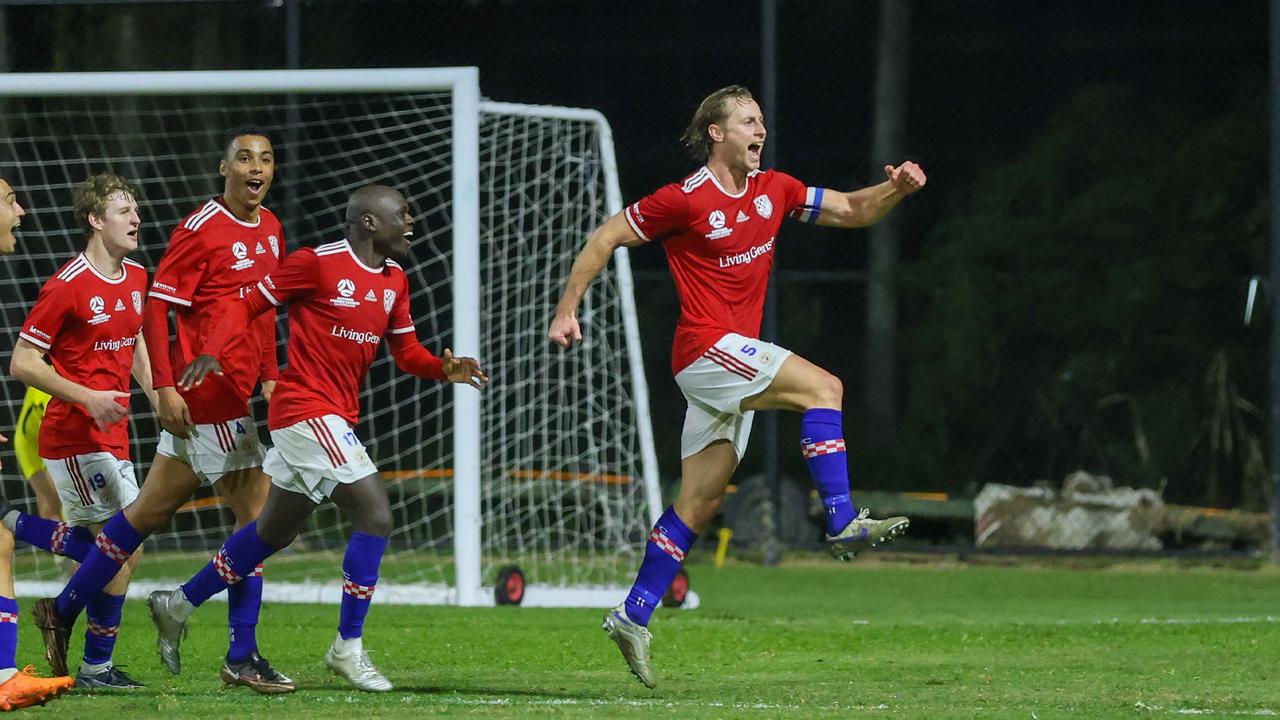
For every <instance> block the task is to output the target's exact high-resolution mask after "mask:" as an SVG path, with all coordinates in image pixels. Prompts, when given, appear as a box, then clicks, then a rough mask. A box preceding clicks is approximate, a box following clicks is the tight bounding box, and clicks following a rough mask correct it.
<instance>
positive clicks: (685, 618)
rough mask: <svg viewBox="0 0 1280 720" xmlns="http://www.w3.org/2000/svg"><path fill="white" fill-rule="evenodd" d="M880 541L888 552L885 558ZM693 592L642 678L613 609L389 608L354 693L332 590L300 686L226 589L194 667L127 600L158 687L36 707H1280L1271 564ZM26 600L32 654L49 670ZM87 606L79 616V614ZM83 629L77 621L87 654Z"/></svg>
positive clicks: (750, 572) (288, 617)
mask: <svg viewBox="0 0 1280 720" xmlns="http://www.w3.org/2000/svg"><path fill="white" fill-rule="evenodd" d="M881 557H882V558H888V557H889V556H881ZM690 574H691V576H692V580H693V585H694V589H695V590H697V591H698V592H699V593H700V595H701V597H702V603H703V604H702V607H701V608H700V609H698V610H690V611H680V610H672V611H664V610H660V611H659V613H658V615H657V616H655V620H654V622H653V625H652V626H651V627H652V629H653V631H654V635H655V637H654V646H653V654H654V660H655V667H656V668H657V670H658V672H659V676H660V685H659V687H658V688H657V689H656V690H648V689H646V688H645V687H643V686H642V685H640V683H639V682H637V681H636V680H635V679H634V678H633V677H632V676H631V675H630V674H629V673H628V672H627V669H626V665H625V663H624V662H623V660H622V658H621V656H620V654H619V653H618V652H617V650H616V648H615V647H614V646H613V644H612V643H611V642H610V641H609V640H608V639H607V638H606V636H605V635H604V633H603V632H601V631H600V629H599V625H600V615H601V614H602V612H601V611H597V610H537V609H524V608H495V609H461V608H447V607H403V606H402V607H392V606H378V605H377V603H376V600H375V604H374V608H373V610H372V612H371V613H370V618H369V622H368V625H367V627H366V634H365V638H366V639H365V644H366V647H367V648H369V649H370V650H371V654H372V657H373V659H374V662H375V663H377V664H378V665H379V667H380V668H381V669H382V670H383V672H384V673H386V675H387V676H388V677H389V678H391V680H392V681H393V682H395V683H396V685H397V687H396V689H395V690H394V691H393V692H390V693H387V694H384V695H367V694H362V693H359V692H356V691H353V690H350V689H349V688H348V687H347V686H346V685H345V684H344V683H343V682H342V681H340V680H338V679H337V678H335V677H333V676H331V675H329V673H328V671H327V670H326V669H325V668H324V666H323V664H322V663H321V657H322V655H323V652H324V650H325V648H326V646H327V644H328V642H329V641H330V639H331V638H332V636H333V634H334V626H335V623H336V618H337V609H336V607H324V606H312V605H274V606H269V607H267V608H265V609H264V611H263V618H262V626H261V627H260V629H259V638H260V641H261V644H262V647H263V650H264V652H265V654H266V655H267V656H268V657H270V658H271V659H272V661H273V662H274V663H275V664H276V666H277V667H279V668H280V669H281V670H283V671H284V672H286V673H288V674H290V675H292V676H293V677H294V679H295V680H297V681H298V684H299V687H300V689H299V691H298V692H297V693H295V694H293V695H290V696H287V697H275V698H269V697H263V696H258V695H254V694H252V693H251V692H250V691H248V690H246V689H243V688H242V689H236V690H224V689H223V688H222V686H221V683H220V682H219V681H218V678H217V669H218V667H219V663H220V658H221V654H222V653H223V652H224V651H225V647H226V638H225V629H224V626H223V623H224V622H225V612H226V605H225V604H222V603H218V604H210V605H207V606H206V607H204V608H202V609H201V611H200V612H198V613H197V614H196V616H195V618H194V619H193V625H192V628H191V636H190V638H189V639H188V640H187V641H186V643H185V645H184V653H183V667H184V672H183V675H182V676H181V677H177V678H174V677H171V676H169V675H168V674H167V673H166V672H165V671H164V670H163V669H161V667H160V666H159V664H158V662H157V661H156V659H155V655H154V649H153V642H154V635H153V632H152V630H151V624H150V621H149V619H148V618H147V616H146V608H145V606H144V605H143V604H142V603H136V602H130V603H129V605H128V607H127V609H126V615H125V620H124V627H123V629H122V632H121V641H120V645H119V647H118V648H117V651H116V657H117V661H118V662H123V663H124V664H126V665H127V666H128V669H129V671H130V672H132V673H134V674H135V676H136V677H138V678H139V679H140V680H142V681H143V682H144V683H146V684H147V688H146V689H145V690H142V691H135V692H133V693H130V694H127V695H124V694H115V695H96V696H94V695H84V694H78V695H77V694H72V695H68V696H66V697H65V698H64V699H62V700H59V701H57V702H55V703H51V704H50V705H48V706H46V707H44V708H37V709H32V710H30V711H25V712H29V713H30V714H31V715H32V716H33V717H35V716H39V717H58V718H97V719H102V720H105V719H111V720H115V719H117V718H119V719H120V720H135V719H137V718H151V717H160V718H229V719H232V720H246V719H249V718H255V717H257V718H262V719H263V720H266V719H267V718H270V719H271V720H276V719H288V718H305V719H307V720H312V719H318V718H339V717H341V718H362V719H363V718H393V717H394V718H400V717H433V716H479V717H531V716H539V717H540V716H554V717H582V718H596V717H679V718H738V717H745V718H754V717H762V718H765V717H781V716H794V717H805V718H809V717H870V718H1023V719H1026V718H1041V719H1046V718H1154V717H1183V716H1194V717H1266V716H1280V592H1278V591H1280V571H1277V570H1276V569H1275V568H1271V567H1265V566H1262V567H1243V568H1239V567H1238V568H1231V569H1228V568H1213V567H1205V566H1199V567H1182V566H1179V565H1178V564H1177V563H1174V562H1171V561H1153V562H1143V563H1130V564H1125V565H1118V564H1113V565H1111V566H1110V567H1101V568H1099V567H1094V568H1071V567H1065V566H1064V565H1063V564H1062V563H1054V564H1050V565H1027V564H1012V565H1005V566H993V565H970V564H961V563H955V562H948V561H932V562H930V563H927V564H922V563H917V562H908V561H905V560H898V561H895V560H892V559H880V560H875V561H871V562H867V561H859V562H858V563H855V564H852V565H847V566H846V565H838V564H835V563H832V562H823V561H817V560H810V559H798V560H793V561H790V562H789V563H786V564H784V565H783V566H782V567H778V568H762V567H757V566H753V565H745V564H739V565H730V566H728V567H725V568H722V569H715V568H712V567H709V566H703V565H693V566H692V567H691V568H690ZM29 606H30V602H29V601H24V602H23V612H24V616H23V620H22V625H21V631H22V634H21V646H20V648H19V662H20V663H21V662H33V661H36V660H37V659H40V662H36V663H35V664H36V665H37V667H41V668H43V667H44V665H43V660H42V656H41V655H40V647H41V646H40V641H39V637H38V635H37V633H36V632H35V630H34V628H33V626H32V625H31V622H30V619H29V616H28V615H26V614H25V613H27V611H28V608H29ZM82 627H83V625H81V626H80V628H82ZM80 642H81V641H80V639H79V637H76V638H74V639H73V643H72V650H73V653H74V654H78V650H79V647H80Z"/></svg>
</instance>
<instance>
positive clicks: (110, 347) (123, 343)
mask: <svg viewBox="0 0 1280 720" xmlns="http://www.w3.org/2000/svg"><path fill="white" fill-rule="evenodd" d="M137 343H138V338H137V336H133V337H122V338H114V339H112V340H94V341H93V351H94V352H116V351H117V350H123V349H124V348H131V347H133V346H134V345H136V344H137Z"/></svg>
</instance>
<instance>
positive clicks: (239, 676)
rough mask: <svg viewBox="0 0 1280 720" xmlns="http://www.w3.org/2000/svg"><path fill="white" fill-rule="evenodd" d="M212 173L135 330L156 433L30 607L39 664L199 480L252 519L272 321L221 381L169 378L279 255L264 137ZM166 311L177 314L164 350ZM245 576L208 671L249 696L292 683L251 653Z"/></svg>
mask: <svg viewBox="0 0 1280 720" xmlns="http://www.w3.org/2000/svg"><path fill="white" fill-rule="evenodd" d="M218 171H219V173H220V174H221V175H222V177H223V181H224V182H223V192H222V195H221V196H220V197H216V198H213V199H211V200H209V201H208V202H206V203H204V204H203V205H201V206H200V208H199V209H197V210H196V211H195V212H193V213H191V215H189V216H187V218H186V219H185V220H183V221H182V223H181V224H179V225H178V227H177V228H175V229H174V231H173V233H172V235H171V236H170V238H169V246H168V248H167V249H166V250H165V254H164V256H163V257H162V258H161V259H160V264H159V266H158V267H157V268H156V272H155V277H154V278H153V282H152V285H151V290H150V292H149V294H148V298H147V301H146V308H145V311H144V312H145V317H144V319H143V334H144V336H146V338H147V340H148V342H150V343H151V345H152V346H153V347H156V348H168V352H165V351H164V350H163V349H158V350H157V351H156V352H155V353H154V354H153V357H152V377H153V379H154V384H155V387H156V390H157V392H158V393H159V398H160V408H159V416H160V423H161V426H162V427H163V431H162V432H161V434H160V442H159V445H158V447H157V448H156V456H155V460H154V461H153V462H152V464H151V469H150V470H149V471H148V472H147V478H146V481H145V482H144V483H143V485H142V491H141V493H140V494H139V495H138V499H137V501H136V502H134V503H133V504H132V505H130V506H129V507H127V508H126V509H125V510H124V512H122V513H120V514H118V515H116V516H115V517H113V518H111V520H110V521H109V522H107V524H106V526H105V527H103V529H102V532H101V533H99V535H98V538H97V540H96V542H95V546H94V548H93V549H92V550H91V551H90V552H89V555H88V557H86V558H85V561H84V563H82V564H81V566H80V569H79V570H77V571H76V573H75V574H74V575H73V576H72V577H71V580H70V581H69V582H68V583H67V586H66V588H65V589H64V590H63V591H62V593H61V594H59V595H58V597H57V598H56V599H55V598H45V599H43V600H40V601H37V607H41V606H42V604H45V605H47V606H48V609H47V610H46V611H45V614H44V617H46V618H48V620H49V622H48V627H42V628H41V629H42V630H43V635H44V639H45V646H46V653H47V654H48V655H49V656H50V657H61V658H65V657H66V642H67V637H68V635H69V629H70V627H71V625H72V624H73V623H74V622H75V618H76V617H77V616H78V615H79V614H80V611H81V610H82V609H83V608H84V603H85V600H86V599H87V598H90V597H93V593H96V592H97V591H98V590H99V589H100V588H102V587H103V586H104V585H106V584H107V583H108V582H109V581H110V580H111V578H112V577H113V576H115V574H116V571H117V570H119V569H120V566H121V564H122V563H124V562H125V561H126V560H127V559H128V558H129V557H130V556H131V554H132V553H133V552H134V551H135V550H136V549H137V548H138V547H140V546H141V544H142V541H143V540H144V539H145V538H146V537H148V536H149V535H151V534H152V533H154V532H156V531H157V530H160V529H161V528H163V527H164V526H165V525H167V524H168V522H169V520H170V519H171V518H172V517H173V515H174V513H176V512H177V510H178V508H179V507H181V506H182V504H183V503H184V502H186V501H187V500H188V499H189V498H190V497H191V495H192V493H194V492H195V491H196V490H197V489H198V488H199V487H200V485H201V483H211V484H213V485H214V487H215V489H216V490H217V492H218V494H219V495H220V496H221V497H222V502H223V503H224V504H226V505H228V506H229V507H230V508H231V510H232V512H233V513H234V515H235V518H236V527H244V526H245V525H247V524H249V523H250V522H251V521H252V520H253V519H254V518H256V517H257V516H258V512H259V511H260V510H261V509H262V503H263V502H264V500H265V499H266V490H267V479H266V476H265V475H263V474H262V471H261V467H262V457H263V450H262V445H261V444H260V443H259V441H258V434H257V428H256V426H255V425H254V422H253V418H252V417H251V416H250V415H249V397H250V395H251V394H252V393H253V389H254V387H255V385H257V384H258V382H259V380H261V381H262V394H263V397H269V396H270V394H271V391H272V389H273V388H274V385H275V379H276V377H277V375H278V371H277V366H276V354H275V352H276V351H275V323H274V318H272V317H270V316H269V315H264V316H262V317H259V318H258V319H257V320H255V321H254V322H253V323H252V324H249V325H246V326H244V327H242V328H240V331H241V332H239V333H237V334H236V336H235V337H234V338H232V339H231V341H230V342H229V343H228V345H227V347H226V350H225V352H224V353H223V356H222V359H223V363H224V365H223V369H224V374H222V375H218V376H216V377H214V378H211V379H210V381H209V382H206V383H204V384H203V385H201V386H199V387H193V388H190V389H182V388H177V387H175V386H174V382H173V370H172V369H173V368H174V367H178V368H182V367H186V366H187V365H188V364H189V363H190V362H191V358H192V355H193V352H194V351H195V350H196V349H198V348H199V346H200V345H201V344H202V343H203V342H204V338H206V337H208V335H209V333H210V332H211V331H212V325H211V323H212V320H213V319H214V318H216V317H218V316H219V315H220V314H221V312H222V307H223V306H224V305H227V304H231V303H238V302H239V299H240V298H241V297H243V296H244V295H245V294H246V293H248V292H250V291H251V290H252V288H253V287H254V286H255V285H257V283H258V281H259V280H261V279H262V278H263V277H265V276H266V274H267V273H268V272H270V271H271V270H273V269H275V267H276V265H277V263H278V262H279V258H280V256H281V255H282V254H283V252H284V233H283V232H282V231H281V227H280V221H279V220H277V219H276V217H275V215H274V214H272V213H271V211H270V210H268V209H267V208H265V207H263V206H262V201H263V198H264V197H265V196H266V194H267V191H268V190H269V189H270V188H271V181H272V178H273V177H274V174H275V152H274V150H273V148H272V145H271V140H270V139H268V138H267V137H266V135H264V134H263V133H262V132H261V131H258V130H252V129H247V130H245V129H241V130H236V131H233V132H232V134H231V137H230V138H229V139H228V141H227V142H226V143H225V145H224V146H223V154H222V159H221V162H220V163H219V166H218ZM170 309H172V310H174V311H175V315H176V317H177V323H176V324H177V339H176V341H174V342H173V343H172V344H170V342H169V311H170ZM246 576H247V577H246V579H245V582H243V583H239V584H238V585H237V586H236V587H235V588H234V589H233V590H232V591H231V592H230V593H229V597H228V600H229V602H228V608H227V617H228V621H229V625H230V643H229V648H228V650H227V655H226V661H225V662H224V663H223V666H222V669H221V671H220V673H219V674H220V676H221V678H222V680H223V682H225V683H227V684H230V685H246V686H248V687H250V688H252V689H253V690H255V691H257V692H261V693H281V692H290V691H292V690H293V688H294V683H293V680H291V679H290V678H288V677H286V676H285V675H283V674H281V673H279V672H277V671H276V670H275V669H274V668H272V667H271V664H270V663H269V662H268V661H267V660H266V659H265V658H263V657H262V656H261V655H260V654H259V653H258V644H257V632H256V631H257V624H258V614H259V610H260V608H261V604H262V569H261V568H254V569H251V570H250V571H249V572H248V573H246ZM167 667H168V669H169V671H170V672H172V673H174V674H175V675H176V674H178V672H179V671H180V670H181V668H180V666H179V665H178V664H177V663H176V656H175V662H174V663H173V664H170V665H168V666H167Z"/></svg>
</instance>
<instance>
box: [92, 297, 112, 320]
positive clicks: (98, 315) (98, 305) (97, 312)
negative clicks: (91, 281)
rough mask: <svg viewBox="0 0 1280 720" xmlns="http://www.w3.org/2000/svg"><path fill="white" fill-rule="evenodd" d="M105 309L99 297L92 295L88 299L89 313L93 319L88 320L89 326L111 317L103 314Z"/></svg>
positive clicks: (105, 305) (105, 304)
mask: <svg viewBox="0 0 1280 720" xmlns="http://www.w3.org/2000/svg"><path fill="white" fill-rule="evenodd" d="M106 309H107V303H106V302H105V301H104V300H103V299H102V297H101V296H100V295H94V296H93V297H91V298H89V311H90V312H92V313H93V317H91V318H89V324H90V325H98V324H101V323H104V322H106V321H108V320H110V319H111V316H110V315H109V314H107V313H104V312H103V310H106Z"/></svg>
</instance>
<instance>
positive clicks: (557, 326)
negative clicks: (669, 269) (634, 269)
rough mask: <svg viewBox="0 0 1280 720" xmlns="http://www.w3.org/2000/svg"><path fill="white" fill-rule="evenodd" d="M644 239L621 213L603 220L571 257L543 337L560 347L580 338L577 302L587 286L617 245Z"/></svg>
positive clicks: (606, 263) (640, 242) (632, 243)
mask: <svg viewBox="0 0 1280 720" xmlns="http://www.w3.org/2000/svg"><path fill="white" fill-rule="evenodd" d="M643 243H644V240H641V239H640V238H639V237H638V236H637V235H636V234H635V231H633V230H632V229H631V226H630V225H628V224H627V220H626V218H624V217H623V216H622V213H618V214H616V215H614V216H613V217H611V218H609V219H608V220H605V221H604V224H602V225H601V226H600V227H598V228H596V229H595V232H593V233H591V236H590V237H589V238H587V244H586V245H585V246H584V247H583V248H582V252H580V253H578V257H577V258H576V259H575V260H574V261H573V268H572V269H570V270H569V279H568V280H566V281H565V283H564V293H563V294H562V295H561V296H560V303H559V304H558V305H556V314H555V317H554V318H552V320H551V328H550V329H549V330H547V337H548V338H550V340H551V342H554V343H555V344H557V345H559V346H560V347H566V348H567V347H569V346H570V345H572V344H573V343H575V342H579V341H581V340H582V329H581V328H580V327H579V326H578V303H580V302H582V296H583V295H586V294H587V288H588V287H590V286H591V282H592V281H593V280H595V279H596V276H597V275H599V274H600V271H601V270H603V269H604V266H605V265H608V264H609V258H610V257H612V256H613V251H614V250H617V249H618V248H619V247H636V246H637V245H641V244H643Z"/></svg>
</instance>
